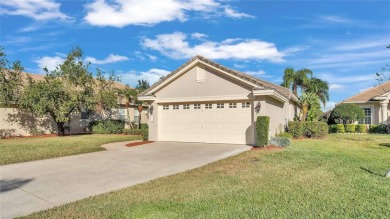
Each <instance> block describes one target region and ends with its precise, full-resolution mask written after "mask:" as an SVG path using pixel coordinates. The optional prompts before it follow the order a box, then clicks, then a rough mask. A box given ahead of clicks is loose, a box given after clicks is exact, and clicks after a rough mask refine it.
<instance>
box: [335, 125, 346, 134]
mask: <svg viewBox="0 0 390 219" xmlns="http://www.w3.org/2000/svg"><path fill="white" fill-rule="evenodd" d="M336 128H337V132H336V133H345V128H344V125H343V124H336Z"/></svg>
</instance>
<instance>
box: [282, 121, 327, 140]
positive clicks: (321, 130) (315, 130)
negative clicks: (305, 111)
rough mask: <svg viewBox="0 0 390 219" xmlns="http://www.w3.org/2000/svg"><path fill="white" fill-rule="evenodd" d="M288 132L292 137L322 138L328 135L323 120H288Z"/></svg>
mask: <svg viewBox="0 0 390 219" xmlns="http://www.w3.org/2000/svg"><path fill="white" fill-rule="evenodd" d="M288 132H289V133H291V135H292V136H293V137H294V138H302V137H304V138H323V137H325V136H327V135H328V125H327V124H326V123H325V122H311V121H307V122H299V121H290V122H289V123H288Z"/></svg>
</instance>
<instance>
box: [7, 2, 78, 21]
mask: <svg viewBox="0 0 390 219" xmlns="http://www.w3.org/2000/svg"><path fill="white" fill-rule="evenodd" d="M0 6H1V7H0V14H6V15H19V16H26V17H30V18H32V19H35V20H39V21H47V20H53V19H59V20H63V21H66V20H70V19H71V18H70V17H69V16H68V15H66V14H64V13H62V12H61V11H60V7H61V4H60V3H58V2H56V1H55V0H3V1H0Z"/></svg>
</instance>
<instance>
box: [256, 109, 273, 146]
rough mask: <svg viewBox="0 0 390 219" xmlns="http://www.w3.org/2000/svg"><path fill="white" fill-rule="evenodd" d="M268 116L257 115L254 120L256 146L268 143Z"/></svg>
mask: <svg viewBox="0 0 390 219" xmlns="http://www.w3.org/2000/svg"><path fill="white" fill-rule="evenodd" d="M269 121H270V118H269V116H258V117H257V120H256V137H257V142H256V143H257V144H256V145H257V147H264V146H266V145H268V136H269Z"/></svg>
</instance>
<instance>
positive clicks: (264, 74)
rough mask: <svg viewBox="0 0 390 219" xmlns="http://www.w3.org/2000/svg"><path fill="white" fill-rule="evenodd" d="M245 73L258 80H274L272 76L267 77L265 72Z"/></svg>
mask: <svg viewBox="0 0 390 219" xmlns="http://www.w3.org/2000/svg"><path fill="white" fill-rule="evenodd" d="M245 73H246V74H248V75H252V76H254V77H257V78H272V75H267V74H266V73H265V71H264V70H258V71H246V72H245Z"/></svg>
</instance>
